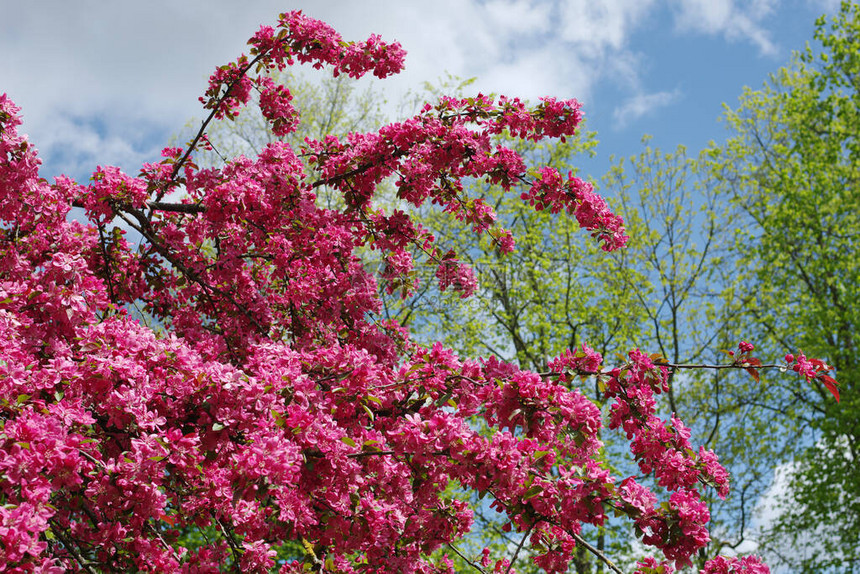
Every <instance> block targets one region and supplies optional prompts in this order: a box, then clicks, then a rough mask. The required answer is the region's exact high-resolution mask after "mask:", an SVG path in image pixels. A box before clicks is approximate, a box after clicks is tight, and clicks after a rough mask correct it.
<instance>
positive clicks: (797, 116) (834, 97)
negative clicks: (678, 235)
mask: <svg viewBox="0 0 860 574" xmlns="http://www.w3.org/2000/svg"><path fill="white" fill-rule="evenodd" d="M815 39H816V40H817V41H818V42H820V49H818V50H813V49H811V48H809V47H808V48H807V49H806V50H805V51H804V52H802V53H800V54H797V55H796V56H795V58H794V59H793V61H792V63H791V65H789V66H787V67H785V68H782V69H780V70H779V71H778V72H777V73H776V74H774V75H773V76H771V77H770V79H769V81H768V82H767V83H766V84H765V85H764V86H763V87H762V88H761V89H759V90H747V91H745V92H744V94H743V96H742V97H741V99H740V103H739V105H738V107H737V109H734V110H729V111H728V112H727V113H726V119H727V122H728V125H729V127H730V129H731V130H732V134H733V135H732V137H731V138H730V139H729V140H728V141H727V142H726V144H724V145H722V146H714V147H713V149H712V150H711V154H712V156H711V161H712V169H713V174H714V175H713V177H714V178H715V179H716V180H718V181H719V182H721V185H722V186H723V190H724V193H725V195H726V196H727V197H730V198H732V200H733V201H734V204H735V205H736V206H737V207H738V208H739V209H740V210H741V213H742V214H743V216H744V218H743V220H742V222H741V229H740V233H739V235H738V244H737V251H738V253H739V254H740V256H741V257H742V268H743V269H746V270H747V272H746V274H745V275H746V277H745V278H744V281H745V283H746V285H747V291H748V293H750V294H752V295H753V298H754V300H753V302H752V304H751V305H749V306H748V308H747V311H748V317H749V319H748V321H749V324H750V325H751V327H750V329H751V331H750V332H755V333H756V337H757V339H759V340H760V341H762V342H763V343H765V344H767V345H768V346H769V347H770V348H771V349H776V348H791V349H803V351H804V352H806V353H808V354H812V355H815V356H821V357H825V358H826V360H827V362H828V363H830V364H832V365H834V366H835V367H836V371H837V372H838V373H839V378H840V380H841V381H842V382H843V384H844V387H845V388H844V391H843V393H842V398H843V400H842V403H841V404H839V405H838V406H837V405H836V404H835V403H834V402H833V401H832V400H830V399H831V397H830V393H831V388H830V386H829V384H828V381H827V380H826V379H822V380H820V381H819V383H818V384H816V385H814V386H812V387H805V386H801V387H798V386H794V385H790V386H788V387H783V388H782V390H781V392H779V393H777V394H775V395H774V396H773V397H772V400H769V401H768V402H767V404H766V405H763V406H764V407H765V408H767V409H770V410H771V412H773V413H775V414H777V415H779V418H781V419H782V420H781V421H779V426H780V427H782V428H783V429H786V430H787V432H788V433H791V434H795V435H801V437H802V438H801V439H800V440H797V441H796V442H795V446H796V449H795V453H796V454H797V457H798V458H797V459H796V460H795V461H794V462H793V463H792V464H791V465H790V466H788V467H786V471H787V473H788V475H787V485H788V488H787V491H786V492H785V493H784V496H783V497H782V504H781V506H780V508H779V509H778V512H777V513H776V514H777V517H776V518H775V519H774V521H773V523H772V524H770V525H769V526H770V527H769V530H768V531H767V532H766V533H765V534H766V537H765V539H764V540H763V543H764V544H766V548H768V549H769V551H770V552H771V553H773V554H774V556H776V557H778V558H779V560H780V561H781V562H784V563H785V564H786V565H789V566H791V567H793V568H794V569H796V571H802V572H822V571H832V572H860V554H858V549H860V468H858V465H857V461H858V460H860V459H858V455H860V422H858V421H859V420H860V419H858V412H860V410H858V409H860V402H858V401H860V398H858V395H857V393H856V389H857V384H858V380H860V369H858V363H857V352H858V338H857V325H858V319H860V316H858V314H860V307H858V305H857V300H858V299H857V294H858V292H857V285H858V280H860V265H858V237H860V236H858V233H860V191H858V189H860V187H858V184H860V171H858V169H860V162H858V160H859V159H860V138H858V135H860V132H858V129H860V108H858V104H860V6H858V5H857V4H855V3H850V2H844V3H843V4H842V7H841V10H840V12H839V14H838V15H836V16H835V17H834V18H833V19H832V20H830V21H828V20H827V19H825V18H821V19H820V20H819V21H818V23H817V31H816V33H815ZM752 329H754V331H753V330H752Z"/></svg>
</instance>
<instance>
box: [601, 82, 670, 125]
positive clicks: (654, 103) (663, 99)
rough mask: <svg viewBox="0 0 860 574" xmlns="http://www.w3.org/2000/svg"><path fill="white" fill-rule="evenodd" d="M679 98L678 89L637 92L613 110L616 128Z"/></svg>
mask: <svg viewBox="0 0 860 574" xmlns="http://www.w3.org/2000/svg"><path fill="white" fill-rule="evenodd" d="M680 98H681V91H680V90H677V89H676V90H673V91H671V92H656V93H653V94H637V95H635V96H633V97H632V98H629V99H628V100H626V101H625V102H624V103H623V104H622V105H621V106H619V107H617V108H616V109H615V111H614V112H613V118H614V119H615V123H616V126H615V127H616V128H623V127H624V126H626V125H627V124H628V123H630V122H632V121H633V120H636V119H639V118H641V117H643V116H647V115H650V114H653V113H654V112H656V111H657V110H658V109H660V108H663V107H666V106H668V105H671V104H673V103H675V102H677V101H678V100H679V99H680Z"/></svg>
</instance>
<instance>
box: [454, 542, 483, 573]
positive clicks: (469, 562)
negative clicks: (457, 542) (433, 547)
mask: <svg viewBox="0 0 860 574" xmlns="http://www.w3.org/2000/svg"><path fill="white" fill-rule="evenodd" d="M445 545H446V546H447V547H448V548H450V549H451V550H453V551H454V554H456V555H457V556H459V557H460V558H462V559H463V560H464V561H465V562H466V564H468V565H469V566H471V567H472V568H474V569H475V570H477V571H478V572H480V573H481V574H487V571H486V570H484V569H483V568H481V567H480V566H478V565H477V564H475V563H474V562H472V561H471V560H469V559H468V558H466V557H465V556H464V555H463V553H462V552H460V551H459V550H457V547H456V546H454V545H453V544H451V543H450V542H446V543H445Z"/></svg>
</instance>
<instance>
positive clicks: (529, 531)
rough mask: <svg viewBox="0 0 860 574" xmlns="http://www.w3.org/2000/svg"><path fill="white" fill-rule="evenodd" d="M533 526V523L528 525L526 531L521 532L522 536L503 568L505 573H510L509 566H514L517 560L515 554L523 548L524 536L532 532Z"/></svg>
mask: <svg viewBox="0 0 860 574" xmlns="http://www.w3.org/2000/svg"><path fill="white" fill-rule="evenodd" d="M534 527H535V525H534V524H532V525H531V526H529V527H528V528H527V529H526V531H525V532H524V533H523V537H522V538H521V539H520V543H519V544H517V550H516V551H515V552H514V555H513V556H512V557H511V561H510V562H509V563H508V567H507V569H506V570H505V574H510V571H511V568H513V567H514V562H516V561H517V556H519V555H520V550H522V549H523V544H525V543H526V538H528V537H529V534H531V533H532V529H533V528H534Z"/></svg>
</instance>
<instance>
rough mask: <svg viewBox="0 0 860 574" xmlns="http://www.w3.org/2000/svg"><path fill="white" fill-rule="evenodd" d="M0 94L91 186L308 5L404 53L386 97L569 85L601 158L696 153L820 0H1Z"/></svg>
mask: <svg viewBox="0 0 860 574" xmlns="http://www.w3.org/2000/svg"><path fill="white" fill-rule="evenodd" d="M2 4H3V5H2V9H3V13H4V18H3V19H2V23H0V53H2V54H3V55H4V57H3V58H2V59H0V93H2V92H7V93H9V95H10V96H11V98H12V99H13V100H14V101H16V102H17V103H18V105H20V106H21V107H22V108H23V113H24V118H25V124H24V131H25V132H27V133H29V134H30V139H31V141H32V142H33V143H34V144H35V145H36V146H37V147H38V148H39V149H40V151H41V152H42V155H43V158H44V160H45V165H44V169H43V173H42V175H43V176H45V177H47V178H49V179H50V178H52V177H53V176H55V175H58V174H59V173H68V174H69V175H72V176H74V177H76V178H78V179H80V180H84V181H85V180H86V179H87V178H88V174H89V173H91V172H92V170H93V169H94V168H95V166H96V165H98V164H117V165H120V166H121V167H122V168H123V169H125V170H126V171H128V172H129V173H132V174H136V173H137V170H138V167H139V165H140V163H141V162H142V161H149V160H152V159H154V158H156V157H157V154H158V151H159V150H160V149H161V147H163V146H164V145H165V143H166V142H167V140H168V138H169V137H170V136H171V135H172V134H175V133H177V132H178V131H180V130H181V128H182V127H183V125H184V124H185V122H186V121H187V120H188V119H189V118H191V117H192V116H195V115H196V116H200V115H201V109H200V105H199V103H198V102H197V97H198V96H199V95H200V94H201V93H202V91H203V89H204V88H205V85H206V78H207V76H208V74H209V73H210V72H211V71H212V69H214V67H215V66H216V65H218V64H221V63H224V62H226V61H228V60H230V59H232V58H234V57H235V56H236V55H237V54H238V53H239V52H241V51H243V50H244V49H245V44H244V43H245V41H246V39H247V38H248V37H249V36H250V35H251V34H252V33H253V31H254V30H255V29H256V28H257V26H259V25H260V24H262V23H267V24H268V23H273V22H274V20H275V19H276V17H277V14H278V13H279V12H282V11H286V10H291V9H302V10H304V11H305V12H306V13H307V14H309V15H310V16H313V17H316V18H320V19H323V20H326V21H327V22H329V23H330V24H331V25H333V26H334V27H335V28H336V29H338V30H339V31H340V32H341V33H342V34H343V35H344V36H345V37H346V38H347V39H363V38H365V37H366V36H367V35H368V34H370V33H374V32H376V33H379V34H381V35H382V36H383V37H384V38H386V39H389V40H393V39H396V40H399V41H400V42H401V43H402V44H403V46H404V47H405V48H406V50H407V51H408V56H407V69H406V72H405V73H404V74H403V75H402V76H401V77H399V78H395V79H394V80H392V81H388V80H387V81H384V82H377V84H376V87H377V88H378V89H381V90H383V91H384V93H385V94H386V96H387V97H388V99H389V100H390V101H392V102H396V101H397V100H398V99H399V98H400V97H401V95H402V94H404V93H405V92H406V91H407V90H408V89H409V88H413V89H414V88H417V87H418V86H420V85H421V83H422V82H424V81H426V80H431V81H432V80H434V79H436V78H438V77H440V76H442V75H443V74H444V73H445V72H451V73H453V74H456V75H459V76H462V77H473V76H474V77H477V79H478V81H477V83H476V84H475V90H476V91H478V90H480V91H484V92H489V91H493V92H497V93H505V94H508V95H511V96H521V97H527V98H536V97H538V96H541V95H553V96H557V97H563V98H568V97H576V98H578V99H579V100H580V101H582V102H583V104H584V109H585V113H586V117H587V118H588V125H589V129H593V130H596V131H597V132H598V139H599V140H600V142H601V143H600V146H599V147H598V154H599V155H598V157H597V159H596V160H594V161H592V162H589V164H588V165H586V166H585V170H586V173H587V174H591V175H595V176H599V175H600V172H601V170H602V169H604V168H605V166H606V165H608V157H609V155H611V154H614V155H617V156H621V155H629V154H632V153H635V152H637V151H638V150H639V149H640V143H639V142H640V139H641V137H642V135H643V134H646V133H648V134H651V135H653V136H654V140H653V143H654V144H655V145H657V146H660V147H663V148H666V149H668V148H674V146H675V145H677V144H685V145H686V146H688V148H689V149H690V151H691V152H695V151H697V150H698V149H700V148H701V147H702V146H704V145H705V144H706V143H707V142H708V141H709V140H712V139H714V140H720V139H722V138H724V137H725V131H724V128H723V126H722V125H721V124H720V123H719V122H718V117H719V116H720V114H721V111H722V104H723V102H728V103H730V104H734V103H735V102H736V101H737V98H738V96H739V95H740V93H741V91H742V88H743V86H745V85H751V86H756V87H757V86H759V85H761V83H762V82H763V81H764V80H765V78H766V76H767V74H768V73H770V72H773V71H775V70H776V69H777V68H778V67H780V66H781V65H784V64H785V63H787V62H788V61H789V59H790V56H791V51H792V50H796V49H801V48H803V46H804V45H805V43H806V42H807V41H811V39H812V33H813V29H814V20H815V18H816V17H817V16H818V15H820V14H822V13H825V12H832V11H834V10H835V9H836V8H837V6H836V2H834V1H832V0H830V1H827V0H747V1H743V0H673V1H661V0H562V1H556V0H436V1H434V2H433V3H430V2H425V1H408V0H407V1H403V0H401V1H397V2H394V1H373V0H364V1H362V2H357V1H354V2H351V1H347V0H328V1H316V2H312V1H306V2H295V1H278V2H274V1H271V0H260V1H254V2H248V3H243V4H242V5H241V6H240V5H239V4H240V3H237V2H227V1H224V0H208V1H204V0H186V1H184V2H167V1H162V0H150V1H148V2H135V3H132V2H124V1H123V2H110V3H107V2H97V1H95V0H79V1H76V2H67V1H55V0H41V1H39V2H19V1H13V0H4V1H3V2H2Z"/></svg>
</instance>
